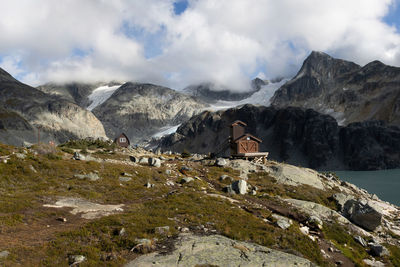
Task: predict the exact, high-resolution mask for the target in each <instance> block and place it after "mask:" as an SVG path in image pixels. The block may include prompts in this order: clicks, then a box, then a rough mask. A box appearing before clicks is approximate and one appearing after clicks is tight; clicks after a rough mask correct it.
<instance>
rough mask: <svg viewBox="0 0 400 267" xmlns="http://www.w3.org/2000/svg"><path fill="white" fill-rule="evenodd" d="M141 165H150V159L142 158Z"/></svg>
mask: <svg viewBox="0 0 400 267" xmlns="http://www.w3.org/2000/svg"><path fill="white" fill-rule="evenodd" d="M139 163H140V164H148V163H149V159H148V158H145V157H142V158H140V159H139Z"/></svg>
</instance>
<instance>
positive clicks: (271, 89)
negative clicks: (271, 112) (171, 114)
mask: <svg viewBox="0 0 400 267" xmlns="http://www.w3.org/2000/svg"><path fill="white" fill-rule="evenodd" d="M288 80H289V79H283V80H282V81H280V82H277V83H269V84H267V85H264V86H262V87H261V89H260V90H259V91H258V92H255V93H254V94H252V95H251V96H250V97H248V98H246V99H243V100H239V101H224V100H219V101H218V102H217V103H215V104H212V105H211V106H210V107H207V108H205V110H211V111H217V110H223V109H228V108H232V107H236V106H240V105H244V104H253V105H262V106H269V105H270V104H271V98H272V96H273V95H274V93H275V91H276V90H278V89H279V88H280V87H281V86H282V85H284V84H285V83H286V82H287V81H288Z"/></svg>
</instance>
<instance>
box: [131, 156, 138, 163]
mask: <svg viewBox="0 0 400 267" xmlns="http://www.w3.org/2000/svg"><path fill="white" fill-rule="evenodd" d="M129 159H130V160H131V161H132V162H135V163H138V162H139V159H138V158H137V157H135V156H129Z"/></svg>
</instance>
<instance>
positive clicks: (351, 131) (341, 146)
mask: <svg viewBox="0 0 400 267" xmlns="http://www.w3.org/2000/svg"><path fill="white" fill-rule="evenodd" d="M235 120H241V121H244V122H245V123H247V125H248V127H247V132H249V133H251V134H253V135H255V136H257V137H259V138H261V139H262V140H263V142H262V143H261V145H260V150H261V151H268V152H270V155H269V157H270V158H271V159H275V160H278V161H286V162H289V163H292V164H297V165H301V166H305V167H311V168H316V169H327V170H332V169H336V170H339V169H352V170H376V169H385V168H398V167H399V166H400V152H399V151H400V128H398V127H396V126H386V125H385V123H383V122H376V121H375V122H362V123H353V124H350V125H348V126H347V127H341V126H339V125H338V124H337V122H336V120H335V119H334V118H333V117H331V116H329V115H324V114H321V113H318V112H316V111H314V110H311V109H307V110H305V109H302V108H295V107H289V108H282V109H278V108H275V107H256V106H252V105H245V106H243V107H241V108H232V109H228V110H226V111H218V112H214V113H213V112H208V111H206V112H203V113H201V114H199V115H197V116H195V117H193V118H191V119H190V120H189V121H188V122H186V123H184V124H182V125H181V126H180V127H179V128H178V130H177V132H176V133H175V134H172V135H170V136H168V137H166V138H164V139H163V140H162V142H161V147H162V148H163V149H164V150H166V149H172V150H175V151H182V150H183V149H188V150H189V151H191V152H196V153H210V152H217V151H218V150H220V149H223V148H224V145H223V144H224V143H226V139H227V138H228V136H229V125H230V124H231V123H232V122H233V121H235ZM227 153H228V150H225V154H226V155H227Z"/></svg>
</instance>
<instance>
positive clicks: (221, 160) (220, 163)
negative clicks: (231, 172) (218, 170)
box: [215, 158, 228, 167]
mask: <svg viewBox="0 0 400 267" xmlns="http://www.w3.org/2000/svg"><path fill="white" fill-rule="evenodd" d="M215 164H216V165H217V166H218V167H224V166H225V165H226V164H228V161H227V160H226V159H224V158H218V159H217V161H216V162H215Z"/></svg>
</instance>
